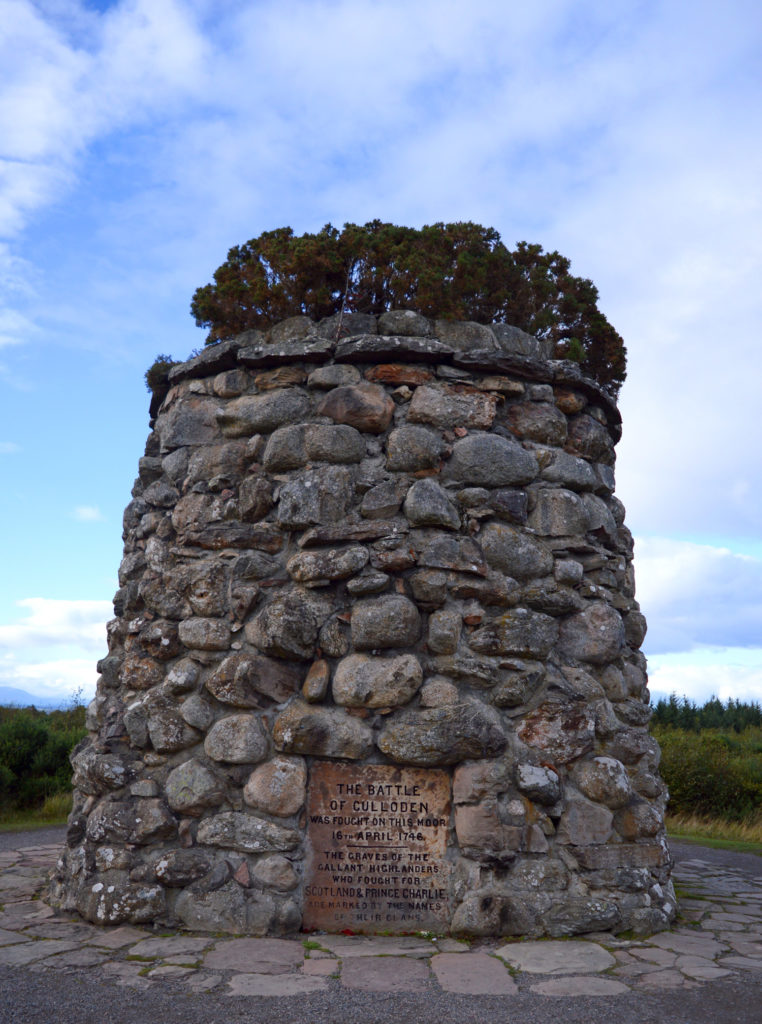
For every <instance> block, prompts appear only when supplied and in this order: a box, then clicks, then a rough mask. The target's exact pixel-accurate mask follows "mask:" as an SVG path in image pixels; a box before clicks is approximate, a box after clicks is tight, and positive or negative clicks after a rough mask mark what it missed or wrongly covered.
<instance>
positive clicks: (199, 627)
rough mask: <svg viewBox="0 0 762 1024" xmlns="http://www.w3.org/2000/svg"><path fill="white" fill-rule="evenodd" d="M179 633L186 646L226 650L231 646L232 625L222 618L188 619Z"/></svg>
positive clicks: (202, 649) (208, 649)
mask: <svg viewBox="0 0 762 1024" xmlns="http://www.w3.org/2000/svg"><path fill="white" fill-rule="evenodd" d="M178 634H179V636H180V640H181V641H182V642H183V643H184V644H185V646H186V647H190V648H195V649H196V650H199V651H226V650H227V649H228V647H229V646H230V627H229V626H228V624H227V623H226V622H224V621H223V620H222V619H200V618H199V619H186V620H185V622H181V623H180V626H179V627H178Z"/></svg>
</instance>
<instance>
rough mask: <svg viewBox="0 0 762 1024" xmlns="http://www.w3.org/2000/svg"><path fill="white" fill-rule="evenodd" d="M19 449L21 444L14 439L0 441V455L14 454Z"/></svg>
mask: <svg viewBox="0 0 762 1024" xmlns="http://www.w3.org/2000/svg"><path fill="white" fill-rule="evenodd" d="M20 451H21V446H20V445H17V444H16V443H15V441H0V455H15V454H16V452H20Z"/></svg>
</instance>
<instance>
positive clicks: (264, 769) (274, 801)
mask: <svg viewBox="0 0 762 1024" xmlns="http://www.w3.org/2000/svg"><path fill="white" fill-rule="evenodd" d="M306 793H307V766H306V764H305V762H304V761H303V759H302V758H301V757H279V756H276V757H273V758H272V759H271V760H270V761H268V762H267V763H266V764H261V765H259V767H258V768H255V769H254V771H253V772H252V773H251V775H250V776H249V780H248V782H247V783H246V785H245V786H244V789H243V799H244V800H245V802H246V803H247V804H249V806H250V807H256V808H257V809H258V810H260V811H265V812H266V813H267V814H274V815H276V817H279V818H288V817H290V816H291V815H292V814H296V813H297V811H298V810H299V808H300V807H301V806H302V805H303V804H304V800H305V796H306Z"/></svg>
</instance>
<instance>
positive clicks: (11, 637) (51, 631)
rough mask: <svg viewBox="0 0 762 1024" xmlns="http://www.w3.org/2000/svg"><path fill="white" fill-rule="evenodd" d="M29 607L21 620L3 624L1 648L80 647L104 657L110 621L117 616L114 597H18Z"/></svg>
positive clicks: (15, 650) (21, 604)
mask: <svg viewBox="0 0 762 1024" xmlns="http://www.w3.org/2000/svg"><path fill="white" fill-rule="evenodd" d="M16 605H17V606H18V607H19V608H22V609H25V610H26V611H27V616H26V618H24V619H22V620H21V621H20V622H16V623H11V624H2V625H0V650H2V649H3V648H5V649H6V651H7V652H8V653H9V654H12V655H14V654H15V655H17V654H18V652H19V651H21V650H23V649H25V648H28V649H31V650H34V651H36V652H37V656H38V657H39V652H40V649H41V648H53V647H56V648H57V647H76V648H80V649H83V650H86V651H87V652H88V653H93V654H95V655H96V656H97V657H101V656H102V653H103V649H104V647H105V643H106V630H105V624H106V622H107V621H108V620H109V619H110V618H112V617H113V608H112V604H111V602H110V601H66V600H57V599H53V598H46V597H26V598H23V599H22V600H20V601H16Z"/></svg>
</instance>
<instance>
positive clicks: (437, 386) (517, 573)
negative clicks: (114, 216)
mask: <svg viewBox="0 0 762 1024" xmlns="http://www.w3.org/2000/svg"><path fill="white" fill-rule="evenodd" d="M550 356H551V352H550V351H549V349H548V348H547V346H546V345H545V343H543V342H540V341H538V340H537V339H536V338H534V337H530V336H529V335H527V334H524V333H523V332H521V331H519V330H518V329H516V328H514V327H510V326H507V325H505V324H495V325H493V326H491V327H488V326H482V325H479V324H475V323H462V322H461V323H458V322H451V321H442V320H437V321H431V320H428V319H426V318H424V317H422V316H420V315H418V314H416V313H413V312H411V311H408V310H394V311H391V312H387V313H384V314H383V315H381V316H379V317H374V316H365V315H361V314H345V315H343V316H336V317H331V318H329V319H327V320H324V321H322V322H321V323H319V324H315V323H313V322H312V321H311V320H309V319H307V318H306V317H295V318H291V319H289V320H286V321H283V322H282V323H279V324H278V325H276V326H274V327H273V328H272V329H271V330H269V331H267V332H259V331H248V332H246V333H245V334H242V335H240V336H239V337H237V338H235V339H233V340H231V341H228V342H223V343H220V344H217V345H214V346H212V347H209V348H207V349H205V350H204V351H203V352H202V353H201V354H200V355H198V356H196V357H195V358H193V359H190V360H189V361H187V362H185V363H181V364H179V365H177V366H175V367H174V368H173V369H172V370H171V372H170V374H169V380H168V385H167V386H166V387H164V388H163V389H161V393H158V394H155V395H154V400H153V402H152V407H151V413H152V416H153V417H154V419H152V421H151V427H152V432H151V433H150V435H149V438H148V443H147V446H146V453H145V456H144V457H143V458H142V459H141V460H140V464H139V467H140V468H139V477H138V480H137V481H136V483H135V486H134V489H133V491H132V494H133V500H132V501H131V502H130V504H129V505H128V506H127V509H126V512H125V518H124V540H125V550H124V559H123V561H122V564H121V567H120V571H119V582H120V589H119V590H118V592H117V594H116V598H115V602H114V604H115V611H116V618H115V619H114V620H113V621H112V622H111V623H110V624H109V626H108V650H109V653H108V656H107V657H105V658H104V659H103V660H102V661H101V662H99V666H98V668H99V671H100V673H101V675H100V679H99V683H98V689H97V695H96V697H95V699H94V701H93V702H92V704H91V705H90V707H89V709H88V730H89V738H88V739H87V740H85V741H84V743H83V744H82V745H80V747H79V748H77V750H76V751H75V754H74V755H73V758H72V763H73V766H74V787H75V796H74V809H73V812H72V815H71V818H70V823H69V829H68V837H67V845H66V848H65V850H64V853H63V854H62V857H61V859H60V861H59V863H58V867H57V871H56V875H55V878H54V880H53V883H52V901H53V902H54V904H56V905H58V906H60V907H62V908H64V909H68V910H72V909H76V910H77V911H78V912H79V913H80V914H81V915H82V916H83V917H85V918H87V919H88V920H90V921H94V922H98V923H102V924H116V923H120V922H133V923H138V922H143V923H145V922H153V923H154V924H156V925H157V926H158V925H161V926H165V927H167V926H168V927H186V928H192V929H197V930H211V931H215V932H216V931H220V932H231V933H244V934H252V935H265V934H271V935H272V934H283V933H289V932H295V931H298V930H299V929H300V928H302V927H315V924H314V920H315V914H314V913H313V911H310V915H311V916H309V921H311V922H313V923H312V924H310V923H309V922H308V920H307V917H306V916H305V915H306V914H307V910H306V908H307V906H308V903H309V901H310V899H311V898H312V896H314V895H315V893H318V894H319V893H320V891H321V890H320V888H319V887H316V886H315V885H314V884H313V885H310V884H308V883H309V882H310V877H309V876H310V872H312V876H311V877H312V882H314V880H315V878H318V879H320V878H328V876H327V875H325V874H323V875H320V874H319V872H320V871H321V870H322V871H324V872H325V871H326V870H330V867H331V866H334V867H335V866H336V865H327V864H321V863H320V861H321V860H322V859H324V858H326V857H328V856H329V855H330V856H332V857H334V858H338V859H339V860H340V861H342V864H341V865H340V866H341V867H343V868H344V869H346V870H349V869H350V865H349V861H348V860H347V859H346V858H351V857H352V856H353V854H352V852H351V851H352V849H359V847H358V846H357V844H354V845H352V844H351V842H350V843H349V844H348V843H347V842H345V840H347V839H348V840H351V839H352V837H353V836H355V833H354V832H353V830H352V829H353V828H358V829H359V830H360V832H358V833H357V836H356V838H358V839H361V840H363V841H369V842H370V843H371V844H372V843H373V842H378V837H384V836H386V837H387V838H388V837H389V836H391V835H392V833H391V832H389V833H381V832H374V833H372V834H371V833H370V832H368V831H365V832H363V831H362V829H363V828H365V829H369V828H371V827H372V826H373V825H374V824H378V822H381V821H382V819H381V818H371V817H370V812H374V811H379V809H380V811H382V812H385V813H386V814H387V818H386V819H385V821H384V822H383V825H384V827H385V828H391V827H392V826H395V827H396V826H398V825H406V826H412V827H413V831H412V832H411V833H410V834H409V836H410V840H411V842H413V843H415V842H416V841H420V840H421V838H422V836H423V833H422V832H418V833H417V834H416V833H415V828H416V821H415V820H414V817H409V818H407V819H403V818H401V817H398V818H391V817H389V816H388V815H389V814H390V813H392V812H395V811H397V810H401V811H402V812H404V811H405V810H406V809H407V810H411V809H412V811H413V812H415V811H416V810H418V811H424V812H425V811H426V810H427V806H426V805H425V804H424V805H421V806H418V807H417V806H416V804H415V803H410V804H405V803H404V802H398V803H394V802H391V803H388V804H383V805H382V804H374V805H373V806H371V804H370V803H368V804H366V805H364V806H363V807H360V804H359V802H358V801H355V802H354V805H353V807H354V810H356V811H358V810H365V811H368V812H369V813H368V814H366V816H365V817H364V818H363V817H353V818H350V817H346V818H335V817H334V818H333V819H330V820H329V819H327V818H322V819H320V817H319V815H318V816H317V820H319V821H322V825H323V826H325V825H326V822H328V826H327V827H328V828H333V826H334V825H335V824H336V823H337V822H338V823H339V824H342V823H346V824H348V825H349V826H350V828H349V831H346V830H345V832H344V833H342V832H341V831H340V830H339V831H335V830H334V831H333V832H332V833H331V834H332V837H333V839H332V848H331V850H330V851H329V850H323V849H320V850H316V849H314V846H315V843H314V842H312V838H311V832H310V829H311V828H312V825H311V824H310V822H311V821H313V822H314V821H315V820H316V816H315V815H312V817H311V812H310V790H311V781H310V780H311V779H312V778H313V777H317V774H319V772H321V771H323V770H324V769H325V768H326V765H327V766H329V767H330V768H331V770H333V771H339V772H341V771H343V772H349V773H350V774H349V775H345V776H343V777H344V778H351V777H352V775H351V773H352V772H353V771H356V772H357V778H362V777H364V776H363V774H362V773H363V772H366V773H368V772H370V773H371V774H370V775H368V776H366V777H367V778H377V777H378V775H376V776H374V775H373V774H372V773H373V772H374V771H375V772H377V773H378V772H381V773H382V777H383V778H393V779H396V780H397V782H396V788H395V787H392V788H389V787H387V788H385V789H384V790H383V793H384V794H386V796H387V797H388V795H389V793H392V794H395V793H396V794H397V796H399V794H400V793H402V794H410V793H413V794H415V793H420V791H421V789H420V785H418V784H419V783H421V780H422V779H423V782H424V783H425V780H426V778H427V777H428V775H431V777H432V778H434V777H435V776H436V778H437V779H438V780H440V781H441V780H444V784H445V788H446V801H445V804H443V805H442V806H444V807H445V810H444V811H443V812H442V811H441V807H440V812H441V813H442V814H443V815H444V816H442V817H440V818H437V819H434V820H433V822H432V821H430V820H428V819H426V820H425V821H424V819H423V818H418V819H417V827H419V828H429V826H432V825H433V829H432V828H429V831H428V832H427V833H426V836H423V838H424V840H426V839H427V837H428V838H432V837H433V839H434V840H435V842H434V845H437V844H438V850H439V852H438V853H437V854H436V856H434V855H433V854H432V857H433V859H434V860H436V861H437V866H435V867H434V868H431V869H430V870H431V871H432V872H434V871H436V872H439V874H438V877H437V879H436V883H435V881H434V878H433V875H431V876H429V877H424V878H423V879H419V888H418V889H415V890H413V889H411V888H406V889H402V888H399V885H400V884H401V883H400V881H399V879H391V884H393V885H394V886H395V887H396V888H393V889H389V890H388V891H387V890H382V889H380V888H377V889H372V888H371V887H369V886H368V883H369V878H368V877H365V878H364V879H363V878H362V877H361V876H360V875H357V874H355V875H354V876H352V877H351V878H349V877H348V876H346V877H345V879H344V880H345V881H349V882H351V883H352V887H351V888H346V890H337V891H336V892H334V896H336V895H337V893H338V895H339V896H343V897H346V898H347V899H348V901H349V904H351V905H352V906H351V908H350V913H354V914H355V915H356V916H355V917H354V918H353V921H354V928H353V930H356V931H374V930H385V929H386V928H387V927H389V928H390V930H392V931H395V930H396V931H415V930H416V929H417V928H420V927H421V925H420V923H416V922H424V923H426V922H430V921H431V920H432V918H431V914H428V916H427V909H426V908H427V906H428V910H429V911H430V910H431V907H432V905H433V904H432V903H431V900H432V899H434V898H436V900H437V901H438V902H437V903H436V908H435V912H434V917H433V920H434V921H435V922H436V923H437V925H438V930H439V931H441V932H444V933H447V932H449V933H453V934H466V935H468V934H471V935H526V936H540V935H556V936H558V935H570V934H575V933H584V932H591V931H597V930H608V929H612V930H614V931H618V930H625V929H631V930H632V931H634V932H635V933H637V934H646V933H650V932H653V931H658V930H659V929H663V928H665V927H667V926H668V924H669V922H670V920H671V919H672V918H673V917H674V913H675V902H674V893H673V890H672V885H671V883H670V881H669V871H670V857H669V852H668V849H667V845H666V842H665V833H664V825H663V811H664V803H665V798H666V791H665V787H664V784H663V783H662V781H661V780H660V778H659V775H658V761H659V750H658V747H657V744H656V743H655V741H654V740H653V739H652V738H651V737H650V736H649V734H648V731H647V723H648V720H649V715H650V709H649V706H648V700H649V695H648V690H647V689H646V674H645V659H644V657H643V655H642V654H641V653H640V651H639V647H640V644H641V642H642V640H643V637H644V634H645V628H646V627H645V620H644V618H643V615H642V614H641V613H640V611H639V607H638V604H637V602H636V600H635V597H634V576H633V569H632V550H633V549H632V538H631V535H630V533H629V531H628V530H627V528H626V527H625V526H624V525H623V519H624V508H623V506H622V504H621V502H620V501H619V500H618V499H617V498H616V497H615V496H614V470H613V466H614V445H615V443H616V441H617V440H618V439H619V436H620V416H619V413H618V411H617V408H616V405H615V403H614V402H613V400H612V399H611V397H610V395H609V394H608V393H607V392H606V391H605V390H604V389H602V388H601V387H599V386H598V385H597V384H595V383H594V382H593V381H591V380H589V379H587V378H585V377H583V376H582V375H581V374H580V371H579V367H578V366H577V365H576V364H574V363H570V362H566V361H557V360H553V359H552V358H550ZM382 766H386V767H382ZM383 772H386V773H387V774H386V775H383ZM389 773H391V774H389ZM427 773H428V775H427ZM337 777H339V776H337ZM424 788H425V787H424ZM379 791H380V790H379V789H376V790H375V792H376V793H378V792H379ZM342 792H345V793H349V794H351V793H352V792H355V793H357V792H361V789H360V787H359V786H358V787H355V788H354V789H353V788H352V786H351V785H350V786H348V787H347V786H345V789H344V790H343V791H342ZM363 792H365V793H366V794H367V792H371V793H373V792H374V790H373V788H372V786H370V787H367V786H366V789H365V790H364V791H363ZM315 827H318V826H315ZM395 835H396V836H397V838H399V835H398V833H395ZM368 837H370V839H368ZM374 837H375V838H374ZM318 845H321V846H323V845H325V844H324V843H323V841H322V837H321V842H320V844H318ZM360 846H362V843H360ZM416 848H417V847H416ZM363 849H365V850H366V853H364V854H362V855H363V856H367V857H370V858H371V859H374V858H375V860H376V861H377V862H378V861H381V860H382V859H383V860H385V859H386V854H383V855H382V854H381V853H379V851H378V849H376V852H375V853H373V852H372V850H371V852H370V853H367V849H368V848H367V847H364V848H363ZM347 850H348V851H349V852H346V851H347ZM355 856H357V857H359V856H360V854H359V853H357V854H355ZM400 856H401V854H400ZM428 857H429V854H428V853H421V854H416V855H415V858H418V859H421V860H422V861H423V862H426V861H427V858H428ZM310 864H311V865H312V867H310ZM366 870H367V869H366ZM377 870H378V871H382V870H388V871H391V870H393V869H392V868H384V867H379V868H378V869H377ZM405 870H410V871H412V870H414V868H413V867H408V868H406V869H405ZM416 870H418V869H416ZM421 870H424V871H427V870H429V869H428V868H423V869H421ZM315 872H317V874H316V873H315ZM340 880H341V879H340V878H339V879H334V881H340ZM378 881H379V879H378V878H373V877H371V878H370V883H371V886H372V885H373V884H374V882H375V883H378ZM381 881H383V878H381ZM363 882H364V884H365V889H364V890H363ZM434 884H436V886H437V888H436V889H434V888H432V886H433V885H434ZM325 891H328V890H327V889H325ZM374 894H376V895H378V894H380V895H381V896H382V897H383V898H385V900H386V902H384V899H382V904H383V906H384V907H385V908H387V909H388V907H389V906H391V907H393V908H396V910H395V913H396V912H397V911H398V910H399V908H400V907H402V906H403V903H404V901H405V900H408V901H409V903H408V905H409V907H411V908H413V907H414V906H417V907H418V909H419V910H420V909H421V908H423V913H422V914H416V913H415V912H411V913H410V914H408V915H407V916H406V915H405V914H404V913H401V916H400V917H399V920H397V921H396V923H394V922H393V923H392V924H391V925H389V926H387V925H385V924H384V923H383V921H382V916H383V915H382V916H376V917H371V919H370V923H368V924H365V925H363V924H361V923H359V924H358V921H360V922H362V921H363V920H364V918H363V917H362V916H361V915H360V914H359V911H358V907H360V906H362V905H364V901H365V900H366V898H369V897H370V896H373V895H374ZM395 897H396V899H397V901H398V902H396V903H395V902H394V898H395ZM414 899H418V900H421V901H423V902H421V903H418V904H414V902H413V900H414ZM427 900H428V901H429V902H428V904H427V903H426V901H427ZM390 901H391V902H390ZM399 901H402V902H399ZM347 905H348V904H347ZM323 906H327V907H328V908H329V911H330V908H333V907H335V906H341V904H340V903H338V902H337V903H333V902H329V903H328V904H324V905H323ZM313 909H314V908H313ZM403 909H404V908H403ZM328 917H329V918H330V917H331V914H330V912H329V913H328ZM390 917H394V914H391V915H388V916H387V918H386V919H387V920H388V919H389V918H390ZM335 919H336V920H337V921H338V922H339V923H338V924H337V926H336V927H335V928H334V930H340V929H341V927H343V925H342V924H341V923H340V922H341V920H343V919H342V918H341V915H340V914H336V915H335ZM317 920H318V922H319V923H320V922H321V921H323V920H324V919H323V918H321V917H320V913H319V912H318V915H317ZM400 922H402V923H400ZM322 926H323V927H326V929H327V930H330V926H326V925H325V924H323V925H322Z"/></svg>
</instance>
